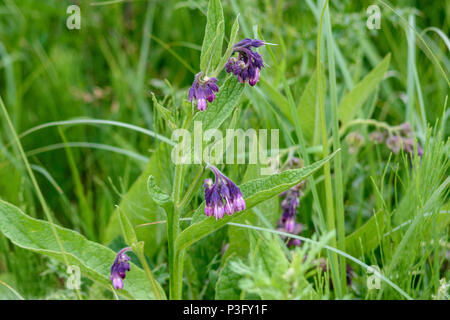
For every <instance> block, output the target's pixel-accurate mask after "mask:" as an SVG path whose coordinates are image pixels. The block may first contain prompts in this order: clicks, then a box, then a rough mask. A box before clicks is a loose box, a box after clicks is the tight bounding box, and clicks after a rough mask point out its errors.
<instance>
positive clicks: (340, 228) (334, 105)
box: [325, 7, 347, 294]
mask: <svg viewBox="0 0 450 320" xmlns="http://www.w3.org/2000/svg"><path fill="white" fill-rule="evenodd" d="M325 19H326V21H325V23H326V35H327V56H328V72H329V74H328V79H329V83H330V98H331V99H330V101H331V114H332V122H333V149H334V150H338V149H340V148H341V140H340V138H339V120H338V102H337V90H336V67H335V63H334V45H335V44H334V41H333V34H332V31H331V19H330V11H329V9H328V7H327V8H326V18H325ZM334 172H335V180H334V190H335V192H336V217H337V238H338V249H339V250H342V251H345V215H344V194H343V184H342V181H343V179H342V155H341V153H340V152H338V153H337V154H336V156H335V158H334ZM339 260H340V273H341V283H342V284H345V283H346V278H347V275H346V264H345V257H343V256H340V259H339ZM345 291H346V288H345V285H343V293H344V294H345Z"/></svg>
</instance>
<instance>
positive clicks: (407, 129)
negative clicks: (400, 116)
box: [400, 122, 413, 138]
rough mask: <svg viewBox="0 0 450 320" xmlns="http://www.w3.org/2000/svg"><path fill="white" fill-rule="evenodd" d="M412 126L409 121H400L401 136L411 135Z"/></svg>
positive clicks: (407, 136)
mask: <svg viewBox="0 0 450 320" xmlns="http://www.w3.org/2000/svg"><path fill="white" fill-rule="evenodd" d="M412 132H413V131H412V127H411V125H410V124H409V122H405V123H402V124H401V125H400V133H401V135H402V136H403V137H406V138H409V137H411V136H412Z"/></svg>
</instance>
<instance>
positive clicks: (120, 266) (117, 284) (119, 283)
mask: <svg viewBox="0 0 450 320" xmlns="http://www.w3.org/2000/svg"><path fill="white" fill-rule="evenodd" d="M127 251H131V248H130V247H126V248H123V249H122V250H120V251H119V252H118V253H117V255H116V259H115V260H114V263H113V265H112V266H111V276H110V280H111V281H112V283H113V287H114V289H122V288H123V279H125V273H126V272H127V271H130V264H129V263H128V261H130V257H128V256H127V255H126V254H125V252H127Z"/></svg>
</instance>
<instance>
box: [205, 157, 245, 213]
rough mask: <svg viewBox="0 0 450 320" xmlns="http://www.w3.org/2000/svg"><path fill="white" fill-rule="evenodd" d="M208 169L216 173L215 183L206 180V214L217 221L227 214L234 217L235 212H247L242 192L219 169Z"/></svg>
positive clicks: (209, 166)
mask: <svg viewBox="0 0 450 320" xmlns="http://www.w3.org/2000/svg"><path fill="white" fill-rule="evenodd" d="M208 168H209V169H211V171H212V172H214V175H215V182H214V183H213V181H212V179H205V183H204V184H203V186H204V188H205V202H206V204H205V214H206V216H208V217H211V216H214V217H216V220H219V219H222V218H223V217H224V216H225V213H226V214H228V215H230V216H231V215H233V214H234V213H235V212H240V211H243V210H245V200H244V197H243V196H242V193H241V190H240V189H239V188H238V187H237V186H236V185H235V184H234V182H233V181H231V180H230V179H228V178H227V177H226V176H225V175H224V174H223V173H222V172H220V170H219V169H217V168H216V167H214V166H212V165H208Z"/></svg>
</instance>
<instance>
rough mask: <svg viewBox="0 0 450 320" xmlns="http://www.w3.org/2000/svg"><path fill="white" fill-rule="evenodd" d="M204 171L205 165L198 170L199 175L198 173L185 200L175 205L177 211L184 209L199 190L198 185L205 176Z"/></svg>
mask: <svg viewBox="0 0 450 320" xmlns="http://www.w3.org/2000/svg"><path fill="white" fill-rule="evenodd" d="M203 171H204V168H203V165H201V166H200V168H198V170H197V173H196V175H195V177H194V181H193V182H192V184H191V185H190V186H189V188H188V190H187V191H186V193H185V195H184V197H183V199H182V200H181V201H180V202H179V203H177V204H175V207H176V208H177V209H178V208H179V209H182V208H184V207H185V206H186V205H187V204H188V203H189V201H190V200H191V199H192V196H193V195H194V191H195V189H196V188H197V186H198V183H199V181H200V180H201V177H202V176H203Z"/></svg>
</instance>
